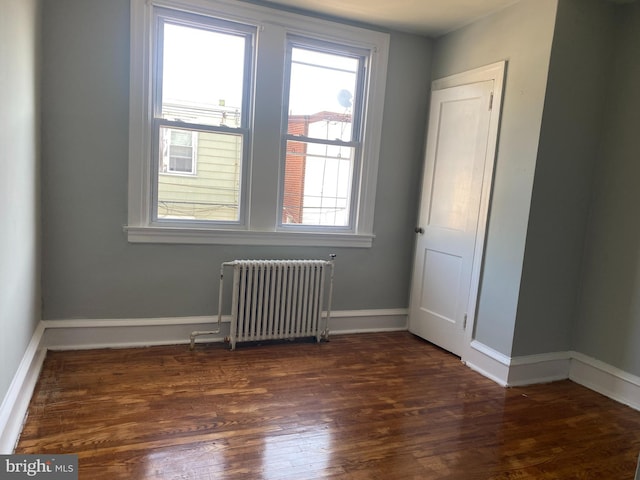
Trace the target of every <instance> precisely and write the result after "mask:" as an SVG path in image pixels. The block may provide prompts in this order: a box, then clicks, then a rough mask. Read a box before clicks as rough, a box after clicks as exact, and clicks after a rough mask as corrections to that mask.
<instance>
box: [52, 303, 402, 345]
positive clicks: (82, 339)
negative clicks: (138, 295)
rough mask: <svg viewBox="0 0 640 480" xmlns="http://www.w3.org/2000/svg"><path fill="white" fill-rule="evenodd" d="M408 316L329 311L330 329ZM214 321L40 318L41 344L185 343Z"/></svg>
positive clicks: (360, 329) (370, 327)
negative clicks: (42, 331) (196, 331)
mask: <svg viewBox="0 0 640 480" xmlns="http://www.w3.org/2000/svg"><path fill="white" fill-rule="evenodd" d="M407 318H408V310H407V309H405V308H398V309H379V310H337V311H332V312H331V318H330V319H329V333H330V334H331V335H339V334H345V333H364V332H386V331H397V330H406V329H407ZM217 322H218V317H217V316H215V317H214V316H197V317H176V318H132V319H73V320H43V322H42V323H43V325H44V327H45V334H44V338H43V346H44V347H46V348H47V349H50V350H79V349H95V348H128V347H143V346H145V347H146V346H152V345H176V344H186V343H189V335H191V332H192V331H194V330H209V329H214V328H215V327H216V326H217ZM229 322H230V317H229V316H223V317H222V328H221V332H220V333H219V334H215V335H211V336H202V337H198V338H197V342H198V343H206V342H222V341H223V340H224V338H225V337H226V336H228V335H229Z"/></svg>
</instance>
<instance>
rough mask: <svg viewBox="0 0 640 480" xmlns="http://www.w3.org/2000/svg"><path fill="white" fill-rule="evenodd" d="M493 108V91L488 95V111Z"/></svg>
mask: <svg viewBox="0 0 640 480" xmlns="http://www.w3.org/2000/svg"><path fill="white" fill-rule="evenodd" d="M491 110H493V92H491V95H490V96H489V111H491Z"/></svg>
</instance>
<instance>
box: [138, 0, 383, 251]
mask: <svg viewBox="0 0 640 480" xmlns="http://www.w3.org/2000/svg"><path fill="white" fill-rule="evenodd" d="M239 3H240V2H232V1H227V0H193V3H192V4H191V3H190V2H185V1H180V2H176V1H174V0H132V2H131V14H132V17H131V36H132V46H131V55H132V56H131V122H130V125H131V127H130V129H131V132H130V159H129V198H130V200H129V224H128V226H127V227H126V229H127V231H128V237H129V240H130V241H133V242H147V241H148V242H181V243H185V242H186V243H235V244H274V245H276V244H282V245H307V244H309V245H332V246H370V245H371V242H372V239H373V236H374V235H373V205H374V200H375V187H376V180H377V164H378V152H379V142H380V131H381V118H382V104H383V101H384V84H385V79H386V61H387V50H388V36H387V35H386V34H382V33H379V32H373V31H369V30H364V29H361V28H356V27H351V26H346V25H342V24H338V23H335V22H328V21H324V20H319V19H315V18H310V17H304V16H300V15H297V14H292V13H287V12H281V11H274V10H271V9H268V8H264V7H261V6H256V5H251V4H239ZM278 212H279V213H278Z"/></svg>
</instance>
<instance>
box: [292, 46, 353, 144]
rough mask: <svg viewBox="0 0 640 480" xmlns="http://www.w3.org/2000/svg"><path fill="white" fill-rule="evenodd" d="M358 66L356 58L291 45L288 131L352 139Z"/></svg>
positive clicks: (331, 138)
mask: <svg viewBox="0 0 640 480" xmlns="http://www.w3.org/2000/svg"><path fill="white" fill-rule="evenodd" d="M358 66H359V59H358V58H353V57H350V56H345V55H337V54H332V53H321V52H317V51H314V50H307V49H303V48H297V47H294V48H293V49H292V52H291V78H290V86H289V129H288V133H289V134H291V135H305V136H309V137H313V138H322V139H330V140H343V141H350V140H352V136H353V133H352V130H353V124H352V113H353V100H354V97H355V94H356V85H357V75H358ZM320 123H323V125H320Z"/></svg>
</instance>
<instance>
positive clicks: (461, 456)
mask: <svg viewBox="0 0 640 480" xmlns="http://www.w3.org/2000/svg"><path fill="white" fill-rule="evenodd" d="M639 451H640V412H638V411H635V410H633V409H631V408H629V407H626V406H624V405H621V404H618V403H616V402H614V401H613V400H609V399H607V398H606V397H603V396H601V395H599V394H597V393H595V392H593V391H590V390H588V389H586V388H583V387H581V386H579V385H576V384H574V383H572V382H570V381H562V382H557V383H552V384H546V385H537V386H531V387H524V388H510V389H505V388H502V387H500V386H498V385H496V384H495V383H493V382H491V381H490V380H488V379H486V378H484V377H482V376H480V375H479V374H477V373H474V372H473V371H471V370H470V369H468V368H467V367H465V366H464V365H462V364H461V363H460V361H459V359H458V358H456V357H454V356H451V355H449V354H447V353H445V352H443V351H442V350H439V349H437V348H435V347H433V346H432V345H430V344H428V343H426V342H424V341H422V340H420V339H418V338H416V337H414V336H412V335H411V334H409V333H407V332H395V333H379V334H359V335H345V336H334V337H333V338H332V339H331V341H330V342H328V343H322V344H319V345H318V344H315V343H297V342H296V343H286V344H270V345H252V346H239V347H238V349H237V350H236V351H234V352H230V351H228V350H227V348H226V347H225V346H224V345H223V344H209V345H199V346H198V347H197V348H196V350H195V351H193V352H191V351H189V350H188V348H187V347H186V346H183V345H181V346H169V347H151V348H139V349H122V350H92V351H72V352H49V354H48V356H47V359H46V361H45V365H44V368H43V371H42V375H41V379H40V381H39V383H38V385H37V387H36V391H35V393H34V396H33V398H32V401H31V405H30V409H29V416H28V419H27V422H26V425H25V428H24V431H23V433H22V437H21V439H20V442H19V445H18V448H17V450H16V453H77V454H78V456H79V471H80V478H81V479H88V480H102V479H104V480H107V479H108V480H114V479H199V480H204V479H231V478H234V479H235V478H246V479H270V480H274V479H291V480H301V479H320V478H333V479H385V480H395V479H403V480H404V479H438V480H441V479H456V480H458V479H459V480H473V479H477V480H489V479H512V480H515V479H536V480H539V479H563V480H564V479H598V480H610V479H611V480H632V478H633V476H634V471H635V465H636V459H637V457H638V452H639Z"/></svg>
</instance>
